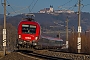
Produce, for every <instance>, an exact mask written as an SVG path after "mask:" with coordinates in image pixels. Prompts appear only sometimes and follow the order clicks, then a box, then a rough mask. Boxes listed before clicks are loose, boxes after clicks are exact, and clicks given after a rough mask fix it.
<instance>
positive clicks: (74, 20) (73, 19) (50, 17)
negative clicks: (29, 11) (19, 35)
mask: <svg viewBox="0 0 90 60" xmlns="http://www.w3.org/2000/svg"><path fill="white" fill-rule="evenodd" d="M33 14H35V18H34V19H35V20H36V21H38V22H39V23H40V25H41V26H43V27H44V28H50V26H53V27H54V26H57V27H58V26H59V28H57V27H56V28H55V29H60V27H61V28H62V26H63V25H64V26H63V28H65V26H66V23H65V21H66V19H67V17H68V20H69V23H68V24H69V28H70V29H71V28H72V26H74V27H75V29H76V30H77V26H78V15H77V14H76V13H71V14H68V13H60V14H45V13H33ZM23 17H25V16H24V15H16V16H9V17H7V23H11V24H12V25H13V26H15V27H16V28H17V26H18V24H19V22H20V21H21V20H22V18H23ZM2 18H3V16H2V15H0V25H2V24H3V20H2ZM89 19H90V13H87V12H82V13H81V26H82V30H83V31H85V30H87V29H90V23H89V22H90V20H89ZM57 23H58V24H57ZM63 28H62V29H63Z"/></svg>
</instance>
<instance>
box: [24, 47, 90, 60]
mask: <svg viewBox="0 0 90 60" xmlns="http://www.w3.org/2000/svg"><path fill="white" fill-rule="evenodd" d="M23 51H25V50H23ZM27 51H32V52H33V53H34V54H33V55H36V56H37V57H40V58H44V59H45V58H46V59H51V58H53V60H55V59H62V60H63V59H64V60H65V59H66V60H90V55H85V54H74V53H64V52H60V51H51V50H35V49H27ZM24 53H26V52H24ZM29 54H32V53H29Z"/></svg>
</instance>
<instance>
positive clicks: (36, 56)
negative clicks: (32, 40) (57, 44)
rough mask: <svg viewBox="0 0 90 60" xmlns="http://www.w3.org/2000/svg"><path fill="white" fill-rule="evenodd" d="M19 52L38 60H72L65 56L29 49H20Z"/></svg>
mask: <svg viewBox="0 0 90 60" xmlns="http://www.w3.org/2000/svg"><path fill="white" fill-rule="evenodd" d="M18 53H19V54H21V55H24V56H27V57H30V56H31V57H32V58H33V59H37V60H70V59H65V58H59V57H53V56H48V55H43V54H38V53H35V52H33V51H28V50H18Z"/></svg>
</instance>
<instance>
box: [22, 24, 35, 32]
mask: <svg viewBox="0 0 90 60" xmlns="http://www.w3.org/2000/svg"><path fill="white" fill-rule="evenodd" d="M22 33H28V34H35V33H36V26H35V25H22Z"/></svg>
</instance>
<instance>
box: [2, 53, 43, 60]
mask: <svg viewBox="0 0 90 60" xmlns="http://www.w3.org/2000/svg"><path fill="white" fill-rule="evenodd" d="M0 60H40V59H36V58H35V57H30V56H29V57H28V56H24V55H22V54H19V53H18V52H12V53H10V54H8V55H6V56H4V57H2V58H0ZM41 60H42V59H41Z"/></svg>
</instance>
